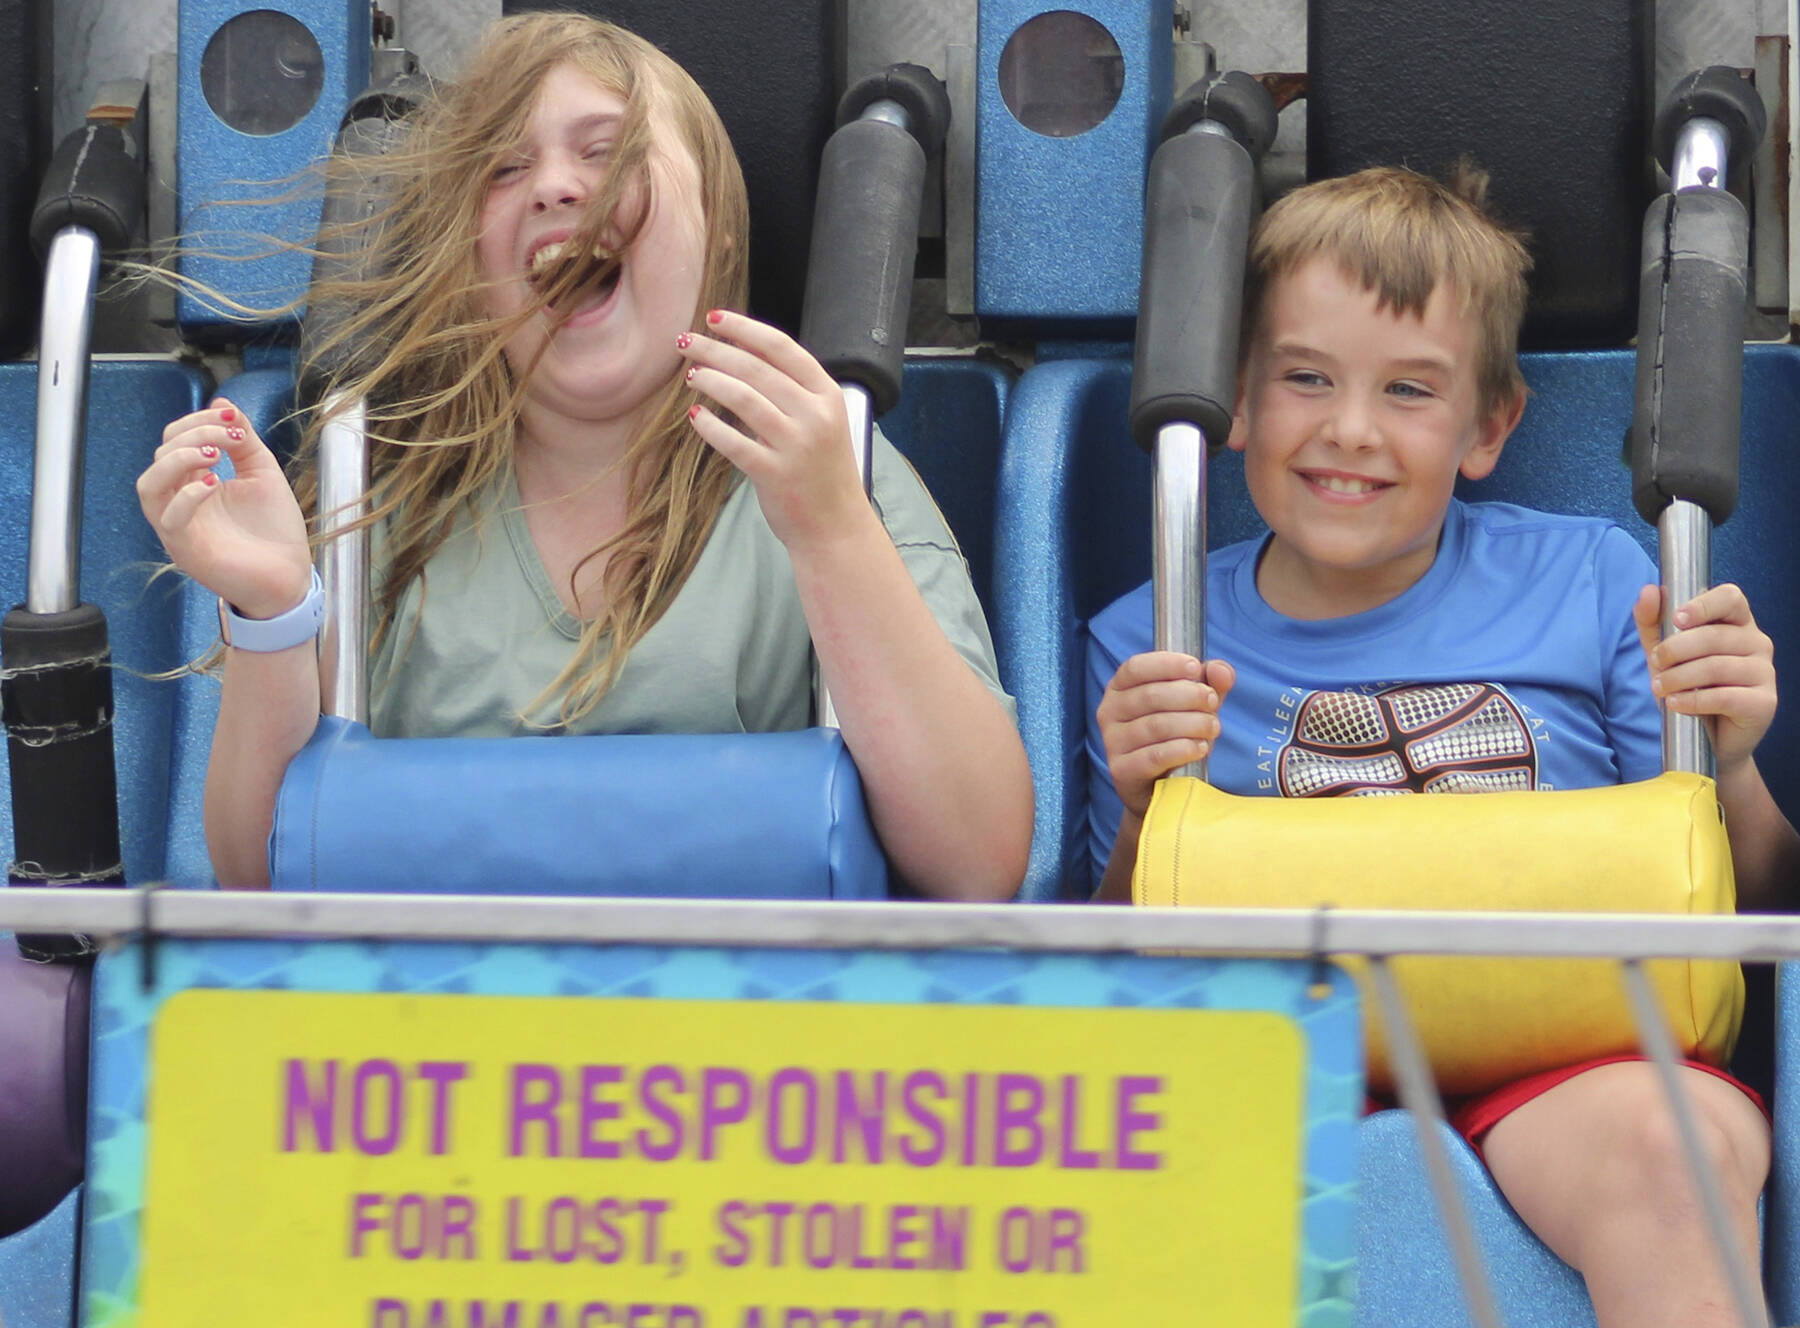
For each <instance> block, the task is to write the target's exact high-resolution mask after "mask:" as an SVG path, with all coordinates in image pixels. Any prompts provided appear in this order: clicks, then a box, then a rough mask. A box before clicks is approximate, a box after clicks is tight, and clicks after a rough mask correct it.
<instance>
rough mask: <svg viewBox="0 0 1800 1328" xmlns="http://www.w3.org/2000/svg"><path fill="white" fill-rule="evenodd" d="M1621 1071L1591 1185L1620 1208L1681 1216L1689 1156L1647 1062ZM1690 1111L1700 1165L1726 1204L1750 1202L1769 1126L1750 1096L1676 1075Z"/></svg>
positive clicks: (1691, 1208)
mask: <svg viewBox="0 0 1800 1328" xmlns="http://www.w3.org/2000/svg"><path fill="white" fill-rule="evenodd" d="M1636 1068H1638V1069H1639V1070H1640V1071H1641V1073H1638V1074H1634V1075H1630V1076H1628V1077H1627V1076H1620V1082H1615V1083H1614V1084H1612V1085H1610V1086H1609V1087H1610V1091H1611V1092H1612V1093H1613V1094H1615V1095H1616V1096H1615V1107H1616V1115H1615V1117H1614V1121H1615V1128H1614V1130H1612V1131H1609V1132H1608V1134H1607V1135H1605V1136H1602V1139H1603V1143H1602V1153H1601V1155H1600V1156H1599V1157H1598V1158H1597V1159H1596V1162H1597V1166H1596V1168H1595V1170H1596V1173H1597V1175H1596V1182H1597V1184H1598V1186H1599V1187H1600V1188H1602V1189H1603V1190H1604V1191H1605V1193H1606V1195H1607V1196H1608V1198H1609V1199H1610V1200H1611V1201H1612V1202H1614V1203H1617V1204H1619V1205H1621V1206H1626V1205H1629V1206H1630V1207H1632V1208H1635V1209H1637V1210H1639V1211H1643V1212H1650V1213H1657V1214H1661V1215H1663V1216H1665V1217H1666V1218H1668V1219H1670V1220H1677V1221H1685V1220H1690V1219H1691V1217H1692V1216H1693V1215H1694V1214H1695V1213H1696V1212H1697V1211H1698V1208H1699V1196H1698V1192H1697V1191H1696V1189H1695V1187H1694V1179H1693V1176H1694V1171H1693V1165H1694V1164H1693V1161H1692V1160H1691V1159H1690V1158H1689V1157H1688V1154H1687V1151H1686V1149H1685V1148H1684V1146H1683V1143H1682V1138H1681V1131H1680V1129H1679V1128H1678V1126H1677V1125H1676V1122H1675V1116H1674V1113H1673V1112H1672V1111H1671V1109H1670V1107H1669V1101H1668V1097H1667V1095H1666V1094H1665V1093H1664V1092H1663V1088H1662V1084H1661V1082H1660V1080H1658V1079H1657V1077H1656V1074H1655V1070H1654V1068H1653V1067H1652V1066H1650V1065H1648V1064H1644V1065H1641V1066H1638V1067H1636ZM1682 1080H1683V1083H1682V1087H1683V1088H1684V1090H1686V1092H1687V1094H1688V1098H1687V1100H1688V1103H1689V1105H1690V1107H1691V1108H1692V1111H1693V1116H1694V1126H1695V1132H1696V1135H1697V1136H1698V1137H1697V1142H1698V1145H1699V1153H1700V1159H1699V1160H1700V1164H1701V1165H1702V1166H1703V1167H1705V1168H1706V1170H1707V1172H1708V1173H1709V1174H1710V1175H1712V1176H1715V1177H1717V1178H1718V1181H1719V1184H1720V1186H1721V1188H1722V1190H1723V1191H1724V1197H1725V1200H1726V1203H1727V1205H1728V1206H1730V1207H1732V1208H1734V1209H1739V1208H1741V1207H1743V1206H1745V1205H1750V1204H1754V1203H1755V1201H1756V1196H1757V1195H1758V1194H1760V1193H1761V1191H1762V1186H1763V1182H1764V1180H1765V1179H1767V1176H1768V1171H1769V1142H1768V1129H1767V1126H1766V1125H1765V1124H1764V1122H1763V1120H1762V1117H1761V1115H1760V1113H1758V1112H1757V1110H1756V1108H1755V1106H1754V1105H1752V1104H1751V1102H1750V1101H1749V1099H1747V1098H1745V1097H1744V1096H1743V1094H1742V1093H1741V1092H1739V1091H1738V1090H1737V1089H1736V1088H1734V1087H1732V1086H1731V1085H1729V1084H1727V1083H1725V1082H1724V1081H1723V1080H1719V1079H1714V1078H1712V1077H1711V1076H1709V1075H1706V1074H1704V1073H1703V1072H1702V1071H1697V1070H1690V1071H1687V1072H1685V1073H1684V1074H1683V1075H1682Z"/></svg>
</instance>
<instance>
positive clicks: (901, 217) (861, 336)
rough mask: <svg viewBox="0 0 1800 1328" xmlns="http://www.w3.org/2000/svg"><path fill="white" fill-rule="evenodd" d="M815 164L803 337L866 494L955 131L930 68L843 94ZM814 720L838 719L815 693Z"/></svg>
mask: <svg viewBox="0 0 1800 1328" xmlns="http://www.w3.org/2000/svg"><path fill="white" fill-rule="evenodd" d="M837 120H838V129H837V132H835V133H834V134H832V136H831V138H830V139H829V140H827V142H826V144H825V152H824V155H823V156H822V157H821V159H820V162H819V194H818V202H817V205H816V206H815V208H814V211H813V231H812V251H811V253H810V255H809V256H808V259H807V268H806V297H805V304H804V306H803V307H802V311H801V315H800V341H801V344H802V345H804V346H805V347H806V348H807V349H808V350H809V351H811V352H812V353H813V354H814V355H815V356H816V357H817V358H818V360H819V363H821V364H823V365H824V366H825V368H826V369H827V370H828V371H829V372H830V374H831V376H832V377H834V378H836V379H837V380H838V382H839V384H840V385H841V387H842V389H843V393H844V407H845V410H846V411H847V412H848V414H849V416H850V443H851V446H852V447H853V448H854V449H855V451H856V469H857V474H858V475H859V476H861V478H862V484H863V492H864V493H868V492H869V489H870V484H871V477H870V473H869V466H870V458H871V448H872V447H873V444H874V436H875V417H876V416H877V415H881V414H884V413H886V411H888V410H889V409H890V408H891V407H892V406H893V404H894V403H895V402H896V401H898V400H899V399H900V375H901V372H902V370H903V368H904V364H905V356H906V319H907V314H908V313H909V312H910V309H911V306H912V278H913V258H914V256H915V253H916V251H917V249H918V245H919V207H920V203H921V200H922V198H923V196H924V192H925V164H926V162H927V160H928V159H929V158H930V157H932V156H933V155H935V154H936V153H937V152H938V150H939V149H940V148H941V147H942V145H943V142H944V134H945V132H946V131H947V130H948V129H949V127H950V98H949V95H948V94H947V93H946V92H945V91H944V85H943V84H942V83H941V82H939V81H938V79H937V78H936V76H935V75H933V74H932V72H931V71H930V70H929V69H925V68H923V67H921V66H919V65H908V64H897V65H890V66H888V68H887V69H885V70H884V71H882V72H881V73H879V74H872V75H870V76H869V77H868V78H865V79H863V80H862V81H861V82H860V83H858V84H857V85H856V86H855V87H853V88H851V89H850V90H849V91H848V92H846V93H845V94H844V97H843V100H842V101H840V102H839V103H838V111H837ZM817 709H818V714H819V722H820V723H821V724H824V725H834V724H835V723H836V717H835V712H834V711H833V709H832V705H831V698H830V696H828V695H827V694H826V692H825V688H824V686H823V685H821V686H820V687H819V689H818V697H817Z"/></svg>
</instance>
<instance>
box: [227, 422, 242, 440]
mask: <svg viewBox="0 0 1800 1328" xmlns="http://www.w3.org/2000/svg"><path fill="white" fill-rule="evenodd" d="M225 436H226V437H227V438H229V439H231V440H232V441H233V442H237V443H241V442H242V441H243V440H244V431H243V430H242V429H240V428H238V427H237V426H236V425H235V424H234V425H232V427H231V428H229V429H227V430H226V431H225Z"/></svg>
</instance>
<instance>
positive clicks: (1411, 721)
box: [1277, 682, 1538, 798]
mask: <svg viewBox="0 0 1800 1328" xmlns="http://www.w3.org/2000/svg"><path fill="white" fill-rule="evenodd" d="M1293 734H1294V736H1293V738H1292V739H1291V740H1290V741H1289V742H1288V743H1287V745H1286V746H1284V747H1283V748H1282V749H1281V755H1280V758H1279V762H1278V767H1277V769H1278V774H1279V780H1280V792H1281V796H1282V797H1284V798H1332V797H1371V796H1377V795H1380V794H1387V793H1490V792H1496V791H1500V790H1506V789H1534V788H1536V787H1537V768H1538V762H1537V745H1536V743H1534V742H1533V741H1532V737H1531V726H1530V725H1529V724H1528V723H1527V722H1526V720H1525V716H1524V713H1523V712H1522V711H1521V710H1520V709H1519V704H1518V702H1516V701H1514V700H1513V699H1512V698H1511V697H1510V696H1508V695H1507V694H1506V693H1505V692H1504V691H1502V690H1501V689H1500V688H1498V687H1496V686H1494V685H1493V684H1492V683H1482V682H1455V683H1409V684H1406V685H1404V686H1398V687H1389V688H1386V689H1384V690H1382V691H1378V692H1373V693H1362V692H1312V693H1310V694H1308V695H1307V697H1306V698H1305V699H1304V700H1303V701H1302V702H1301V703H1300V705H1299V707H1298V708H1297V709H1296V710H1295V712H1294V728H1293Z"/></svg>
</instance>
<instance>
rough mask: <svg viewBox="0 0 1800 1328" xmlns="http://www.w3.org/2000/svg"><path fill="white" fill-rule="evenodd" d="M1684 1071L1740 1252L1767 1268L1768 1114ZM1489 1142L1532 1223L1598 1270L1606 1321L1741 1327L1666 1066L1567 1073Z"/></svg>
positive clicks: (1608, 1324)
mask: <svg viewBox="0 0 1800 1328" xmlns="http://www.w3.org/2000/svg"><path fill="white" fill-rule="evenodd" d="M1681 1074H1682V1085H1683V1087H1684V1088H1686V1089H1687V1090H1688V1094H1689V1097H1690V1100H1691V1101H1692V1102H1693V1104H1694V1112H1695V1115H1696V1117H1697V1121H1698V1124H1699V1128H1700V1136H1701V1140H1702V1142H1703V1145H1704V1147H1705V1149H1706V1152H1707V1154H1708V1157H1707V1164H1708V1165H1709V1166H1710V1167H1711V1168H1712V1170H1713V1174H1714V1175H1716V1176H1717V1177H1718V1178H1719V1184H1720V1186H1721V1187H1722V1189H1723V1191H1724V1195H1725V1201H1726V1206H1727V1208H1728V1209H1729V1211H1730V1212H1731V1214H1732V1218H1733V1226H1734V1227H1735V1234H1736V1237H1737V1239H1738V1241H1739V1242H1740V1247H1741V1248H1742V1249H1744V1250H1747V1251H1749V1252H1750V1259H1751V1266H1752V1267H1753V1268H1756V1269H1758V1270H1760V1267H1761V1261H1760V1259H1758V1258H1757V1256H1756V1251H1757V1249H1758V1244H1759V1242H1758V1237H1757V1224H1756V1200H1757V1196H1758V1195H1759V1194H1760V1193H1761V1192H1762V1186H1763V1181H1764V1180H1765V1179H1766V1178H1767V1176H1768V1173H1769V1148H1770V1144H1769V1126H1768V1122H1767V1121H1766V1120H1765V1119H1764V1118H1763V1115H1762V1113H1761V1112H1759V1111H1758V1110H1757V1109H1756V1106H1755V1104H1754V1103H1752V1102H1751V1101H1750V1099H1749V1098H1747V1097H1745V1096H1744V1094H1743V1093H1742V1092H1740V1091H1739V1090H1738V1089H1736V1088H1734V1087H1733V1086H1732V1085H1730V1084H1728V1083H1726V1082H1725V1081H1724V1080H1722V1079H1718V1078H1715V1077H1714V1076H1712V1075H1709V1074H1706V1073H1703V1072H1702V1071H1699V1070H1692V1069H1683V1070H1682V1071H1681ZM1484 1151H1485V1153H1486V1155H1487V1163H1488V1167H1489V1169H1490V1170H1491V1171H1492V1172H1493V1174H1494V1179H1495V1181H1497V1182H1498V1183H1499V1186H1500V1190H1501V1193H1503V1194H1504V1195H1505V1196H1506V1197H1507V1199H1508V1200H1509V1201H1510V1202H1511V1203H1512V1206H1513V1208H1514V1209H1516V1210H1517V1212H1518V1214H1519V1216H1520V1217H1522V1218H1524V1219H1525V1223H1526V1225H1528V1226H1529V1227H1530V1228H1531V1229H1532V1230H1533V1231H1535V1232H1536V1233H1537V1234H1538V1237H1539V1238H1540V1239H1541V1240H1542V1241H1543V1242H1544V1243H1545V1244H1546V1245H1548V1246H1549V1247H1550V1248H1551V1249H1552V1250H1554V1251H1555V1252H1556V1253H1557V1254H1558V1255H1559V1256H1560V1257H1561V1258H1562V1259H1564V1260H1565V1261H1566V1262H1568V1263H1569V1264H1571V1265H1572V1266H1573V1267H1574V1268H1575V1269H1576V1270H1578V1271H1579V1272H1580V1273H1581V1275H1582V1276H1583V1277H1584V1278H1585V1279H1586V1281H1587V1287H1588V1294H1589V1295H1590V1296H1592V1298H1593V1301H1594V1314H1595V1317H1596V1318H1597V1319H1598V1320H1599V1323H1600V1328H1625V1325H1631V1326H1632V1328H1651V1326H1652V1325H1663V1324H1666V1325H1669V1328H1677V1325H1680V1326H1681V1328H1714V1325H1717V1326H1718V1328H1738V1325H1739V1324H1740V1322H1741V1321H1740V1320H1739V1318H1738V1315H1737V1311H1736V1308H1735V1307H1734V1303H1733V1301H1732V1298H1731V1289H1730V1285H1729V1283H1728V1282H1727V1280H1726V1275H1725V1271H1724V1269H1723V1268H1722V1267H1721V1266H1720V1263H1719V1258H1718V1255H1717V1253H1716V1252H1715V1249H1714V1242H1713V1238H1712V1236H1711V1234H1710V1233H1709V1232H1708V1230H1707V1226H1706V1219H1705V1215H1704V1213H1703V1212H1702V1209H1701V1206H1700V1200H1699V1196H1698V1195H1697V1194H1696V1193H1695V1190H1694V1185H1693V1181H1692V1180H1691V1179H1690V1175H1691V1173H1690V1172H1689V1170H1688V1164H1687V1160H1686V1158H1685V1157H1683V1155H1682V1151H1681V1143H1680V1139H1679V1137H1678V1136H1677V1134H1676V1130H1675V1121H1674V1118H1673V1116H1671V1115H1670V1113H1669V1108H1668V1105H1667V1099H1666V1098H1665V1097H1664V1095H1663V1091H1662V1085H1661V1083H1660V1082H1659V1081H1658V1080H1657V1077H1656V1067H1655V1066H1653V1065H1651V1064H1649V1063H1648V1062H1643V1061H1633V1062H1622V1063H1618V1064H1613V1065H1602V1066H1597V1067H1595V1068H1594V1069H1592V1070H1589V1071H1587V1072H1586V1073H1584V1074H1579V1075H1577V1076H1575V1077H1574V1078H1573V1079H1569V1080H1566V1081H1564V1082H1563V1083H1560V1084H1558V1085H1557V1086H1556V1087H1555V1088H1552V1089H1550V1090H1549V1091H1548V1092H1547V1093H1544V1094H1543V1095H1542V1096H1541V1097H1537V1098H1534V1099H1533V1100H1532V1101H1530V1102H1527V1103H1526V1104H1525V1105H1524V1106H1522V1107H1520V1108H1519V1109H1518V1110H1517V1111H1515V1112H1513V1113H1512V1114H1511V1115H1509V1116H1507V1117H1506V1118H1505V1119H1504V1120H1502V1121H1501V1122H1500V1123H1499V1124H1498V1125H1496V1126H1495V1127H1494V1128H1493V1130H1492V1131H1491V1132H1490V1133H1489V1134H1488V1136H1487V1139H1486V1140H1485V1143H1484ZM1758 1281H1759V1284H1760V1277H1759V1279H1758Z"/></svg>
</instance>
